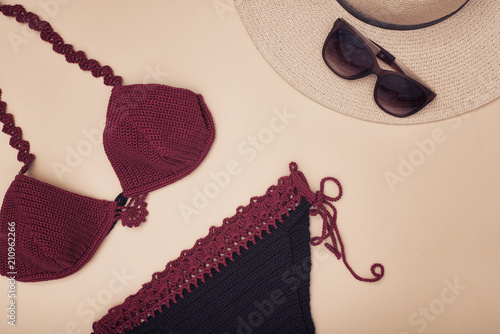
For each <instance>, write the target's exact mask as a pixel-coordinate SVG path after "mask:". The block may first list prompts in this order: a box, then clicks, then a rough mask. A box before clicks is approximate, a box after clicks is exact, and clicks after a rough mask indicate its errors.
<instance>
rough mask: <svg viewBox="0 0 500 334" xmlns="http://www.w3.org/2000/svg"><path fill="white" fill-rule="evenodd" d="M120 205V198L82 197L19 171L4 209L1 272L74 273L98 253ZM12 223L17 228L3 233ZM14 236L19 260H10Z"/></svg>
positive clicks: (38, 277) (29, 276) (21, 275)
mask: <svg viewBox="0 0 500 334" xmlns="http://www.w3.org/2000/svg"><path fill="white" fill-rule="evenodd" d="M116 210H117V203H116V202H110V201H104V200H96V199H93V198H90V197H85V196H80V195H77V194H73V193H70V192H68V191H65V190H62V189H59V188H57V187H54V186H52V185H50V184H47V183H43V182H40V181H38V180H35V179H33V178H30V177H27V176H25V175H17V176H16V178H15V180H14V182H12V184H11V185H10V187H9V189H8V190H7V193H6V194H5V199H4V202H3V205H2V210H1V211H0V222H1V227H2V233H1V234H0V247H1V251H0V273H1V274H2V275H4V276H9V273H15V277H16V280H18V281H22V282H36V281H43V280H48V279H55V278H62V277H65V276H68V275H70V274H72V273H74V272H75V271H77V270H78V269H80V268H81V267H82V266H83V265H84V264H85V263H87V262H88V260H89V259H90V258H91V257H92V255H94V253H95V251H96V250H97V247H98V246H99V245H100V244H101V242H102V240H103V239H104V237H105V236H106V235H107V233H108V232H109V230H110V229H111V226H112V225H113V223H114V221H115V220H116V218H115V214H116ZM12 223H14V224H15V225H14V227H15V229H14V230H15V233H13V234H11V235H9V234H8V233H5V232H6V231H8V230H9V227H10V226H12ZM13 236H14V237H13ZM12 237H13V238H12ZM13 241H14V244H15V246H14V248H15V252H14V253H15V260H14V261H13V262H11V261H9V260H8V254H9V251H8V247H9V244H11V245H12V242H13ZM11 265H12V267H11ZM10 275H13V274H10Z"/></svg>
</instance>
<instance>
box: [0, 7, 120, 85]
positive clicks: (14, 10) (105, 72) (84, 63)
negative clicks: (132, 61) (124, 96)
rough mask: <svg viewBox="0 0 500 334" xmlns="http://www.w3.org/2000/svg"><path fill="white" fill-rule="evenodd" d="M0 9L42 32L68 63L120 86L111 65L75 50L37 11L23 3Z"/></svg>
mask: <svg viewBox="0 0 500 334" xmlns="http://www.w3.org/2000/svg"><path fill="white" fill-rule="evenodd" d="M0 11H1V12H2V14H4V15H5V16H10V17H15V18H16V21H17V22H20V23H27V24H28V27H29V28H30V29H32V30H34V31H39V32H40V38H41V39H42V40H44V41H46V42H49V43H50V44H52V49H53V50H54V51H55V52H57V53H59V54H62V55H65V56H66V61H67V62H68V63H77V64H78V65H80V68H81V69H82V70H84V71H91V73H92V75H93V76H94V77H96V78H99V77H104V84H105V85H107V86H120V85H121V83H122V78H121V77H120V76H115V75H114V74H113V70H112V69H111V67H109V66H107V65H106V66H101V64H99V62H98V61H97V60H95V59H88V58H87V56H86V55H85V53H84V52H83V51H75V50H73V45H71V44H65V43H64V40H63V39H62V37H61V36H60V35H59V34H58V33H57V32H55V31H54V29H52V26H51V25H50V23H48V22H47V21H44V20H42V19H40V17H38V15H36V14H35V13H32V12H28V11H27V10H26V9H25V8H24V7H23V6H21V5H13V6H12V5H0Z"/></svg>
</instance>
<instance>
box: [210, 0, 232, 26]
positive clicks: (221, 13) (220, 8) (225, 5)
mask: <svg viewBox="0 0 500 334" xmlns="http://www.w3.org/2000/svg"><path fill="white" fill-rule="evenodd" d="M212 6H213V7H214V9H215V12H216V13H217V16H218V17H219V20H221V21H224V20H225V18H226V15H227V14H228V13H231V14H235V13H236V7H235V6H234V2H233V1H232V0H213V1H212Z"/></svg>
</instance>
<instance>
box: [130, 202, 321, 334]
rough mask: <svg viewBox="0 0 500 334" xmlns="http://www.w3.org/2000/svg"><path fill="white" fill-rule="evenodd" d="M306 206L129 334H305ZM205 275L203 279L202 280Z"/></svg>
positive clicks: (309, 329) (308, 327)
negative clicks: (197, 286)
mask: <svg viewBox="0 0 500 334" xmlns="http://www.w3.org/2000/svg"><path fill="white" fill-rule="evenodd" d="M309 207H310V203H308V202H307V201H306V200H305V199H304V198H303V199H302V204H301V205H299V207H298V208H297V209H296V210H294V211H293V212H292V213H290V216H288V217H284V219H283V222H279V221H278V222H277V224H276V225H277V228H276V230H275V228H274V227H271V228H270V232H271V233H269V234H267V233H264V235H263V237H262V239H258V240H257V241H256V243H255V244H253V243H250V245H249V246H248V249H243V250H242V251H241V254H236V255H235V256H234V258H233V261H230V262H228V264H227V266H219V267H220V271H219V272H217V271H216V270H215V269H212V277H205V283H203V284H202V285H201V286H200V288H199V289H196V288H195V287H194V286H192V287H191V289H192V292H191V293H186V294H185V296H184V298H183V299H182V300H181V301H180V302H177V303H173V304H171V305H170V307H168V308H167V307H164V308H163V310H162V312H156V314H155V317H154V318H153V317H148V319H147V321H145V322H143V323H142V324H141V325H140V326H139V327H136V328H134V329H133V330H132V331H130V332H129V333H133V334H158V333H168V334H174V333H175V334H207V333H217V334H225V333H227V334H229V333H231V334H235V333H241V334H250V333H253V332H255V333H274V334H290V333H294V334H310V333H314V324H313V321H312V317H311V313H310V308H309V274H310V271H311V256H310V246H309V239H310V237H309V212H308V211H309ZM206 276H208V275H206Z"/></svg>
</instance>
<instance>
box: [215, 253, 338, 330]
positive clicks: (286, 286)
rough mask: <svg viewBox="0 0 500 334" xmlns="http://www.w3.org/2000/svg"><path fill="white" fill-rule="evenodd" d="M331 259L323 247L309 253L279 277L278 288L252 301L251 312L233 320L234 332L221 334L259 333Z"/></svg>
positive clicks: (330, 255) (306, 287)
mask: <svg viewBox="0 0 500 334" xmlns="http://www.w3.org/2000/svg"><path fill="white" fill-rule="evenodd" d="M332 258H334V256H333V254H332V253H331V252H330V251H328V250H327V249H326V248H325V247H321V248H320V250H319V251H318V252H314V253H311V257H306V258H304V259H303V260H302V261H301V262H299V263H297V264H294V265H292V266H291V267H290V268H289V269H287V270H285V271H284V272H282V273H281V275H280V276H279V277H280V284H279V286H280V287H277V288H276V289H274V290H272V291H271V292H269V293H268V294H267V295H266V296H265V298H263V299H259V300H254V301H253V302H252V304H251V305H252V307H251V311H249V312H248V313H246V314H242V315H239V316H238V317H236V319H234V320H233V324H232V327H233V328H235V331H234V332H227V331H226V332H223V333H221V334H252V333H260V331H259V328H260V327H261V326H262V325H264V324H265V323H266V321H267V320H268V319H272V316H273V314H275V313H276V312H280V307H281V305H283V304H284V303H285V302H286V301H287V298H290V296H291V294H292V293H295V292H296V291H297V290H298V289H307V290H309V282H310V274H312V273H314V272H315V271H316V270H317V268H318V266H319V264H321V263H323V262H326V261H329V260H330V259H332ZM313 263H314V265H312V264H313ZM293 295H294V296H295V294H293Z"/></svg>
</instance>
